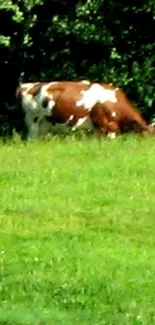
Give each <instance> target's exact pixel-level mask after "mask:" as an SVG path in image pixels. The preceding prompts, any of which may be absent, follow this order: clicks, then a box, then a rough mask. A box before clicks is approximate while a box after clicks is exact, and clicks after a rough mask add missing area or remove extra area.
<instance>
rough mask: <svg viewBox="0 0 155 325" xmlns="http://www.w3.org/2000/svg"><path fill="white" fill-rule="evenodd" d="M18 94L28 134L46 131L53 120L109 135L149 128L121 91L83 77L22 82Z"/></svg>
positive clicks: (44, 132) (111, 136)
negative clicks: (44, 81)
mask: <svg viewBox="0 0 155 325" xmlns="http://www.w3.org/2000/svg"><path fill="white" fill-rule="evenodd" d="M19 96H20V97H21V98H22V107H23V110H24V112H25V122H26V125H27V128H28V137H36V136H37V135H40V134H46V133H48V132H50V131H51V130H52V125H56V124H65V125H67V126H70V127H71V128H72V130H76V129H78V128H88V129H93V128H96V129H98V130H100V131H101V132H102V133H103V134H105V133H106V134H108V136H109V137H110V138H115V135H116V133H119V132H125V131H131V130H134V131H138V132H140V133H145V132H146V131H147V132H151V129H150V128H149V126H148V125H147V123H146V122H145V121H144V119H143V118H142V116H141V114H140V112H139V111H138V110H137V109H136V108H135V107H133V105H131V103H130V102H129V100H128V99H127V97H126V95H125V94H124V92H123V91H122V90H120V89H119V88H117V87H114V86H112V85H108V84H105V83H91V82H89V81H87V80H84V81H53V82H50V83H47V82H46V83H40V82H38V83H30V84H23V85H22V86H21V87H20V88H19V89H17V97H19ZM46 118H48V119H49V121H47V120H46ZM41 125H42V128H41Z"/></svg>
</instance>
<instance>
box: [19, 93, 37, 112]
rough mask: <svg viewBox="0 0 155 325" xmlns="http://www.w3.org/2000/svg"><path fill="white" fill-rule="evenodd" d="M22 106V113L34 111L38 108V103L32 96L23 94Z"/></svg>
mask: <svg viewBox="0 0 155 325" xmlns="http://www.w3.org/2000/svg"><path fill="white" fill-rule="evenodd" d="M22 105H23V108H24V111H25V112H26V111H28V110H30V111H31V110H36V109H37V108H38V103H37V102H36V101H35V99H34V97H33V95H30V94H27V93H23V99H22Z"/></svg>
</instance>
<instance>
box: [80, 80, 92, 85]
mask: <svg viewBox="0 0 155 325" xmlns="http://www.w3.org/2000/svg"><path fill="white" fill-rule="evenodd" d="M81 82H82V83H83V84H84V85H90V81H89V80H82V81H81Z"/></svg>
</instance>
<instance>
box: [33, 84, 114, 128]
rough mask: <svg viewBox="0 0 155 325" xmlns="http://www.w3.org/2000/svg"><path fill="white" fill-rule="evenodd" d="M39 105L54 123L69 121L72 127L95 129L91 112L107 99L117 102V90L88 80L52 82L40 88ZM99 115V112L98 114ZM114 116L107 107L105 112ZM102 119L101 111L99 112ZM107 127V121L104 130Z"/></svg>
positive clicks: (67, 122)
mask: <svg viewBox="0 0 155 325" xmlns="http://www.w3.org/2000/svg"><path fill="white" fill-rule="evenodd" d="M37 100H39V104H40V105H41V106H42V107H43V108H44V109H45V115H46V116H48V117H49V120H50V121H51V123H52V124H53V125H55V124H57V123H59V124H66V125H67V126H70V127H71V128H72V130H77V129H79V128H85V129H88V130H94V128H95V127H96V126H95V123H94V121H93V118H91V116H90V112H91V111H92V110H93V107H94V106H95V105H96V104H98V103H99V104H103V103H105V102H107V101H109V102H110V103H111V102H112V103H116V102H117V98H116V90H115V89H114V90H111V89H110V90H109V89H105V88H104V87H103V86H101V85H100V84H99V83H91V82H89V81H81V82H65V81H60V82H51V83H49V84H46V85H44V86H43V87H42V88H41V89H40V93H39V96H38V97H37ZM97 114H98V113H97ZM109 114H110V117H109V118H111V114H112V115H113V114H114V115H115V112H111V111H110V110H107V109H106V108H105V109H104V110H103V111H102V115H106V116H108V115H109ZM98 118H100V114H98ZM103 129H104V120H103V125H102V132H103Z"/></svg>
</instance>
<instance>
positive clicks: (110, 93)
mask: <svg viewBox="0 0 155 325" xmlns="http://www.w3.org/2000/svg"><path fill="white" fill-rule="evenodd" d="M106 101H111V102H113V103H116V102H117V98H116V93H115V90H111V89H105V88H104V87H103V86H100V85H99V84H97V83H95V84H93V85H92V86H91V87H90V88H89V89H88V90H86V91H84V94H83V97H82V99H81V100H79V101H77V102H76V106H84V108H85V109H87V110H91V109H92V107H93V106H94V105H96V104H97V103H105V102H106Z"/></svg>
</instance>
